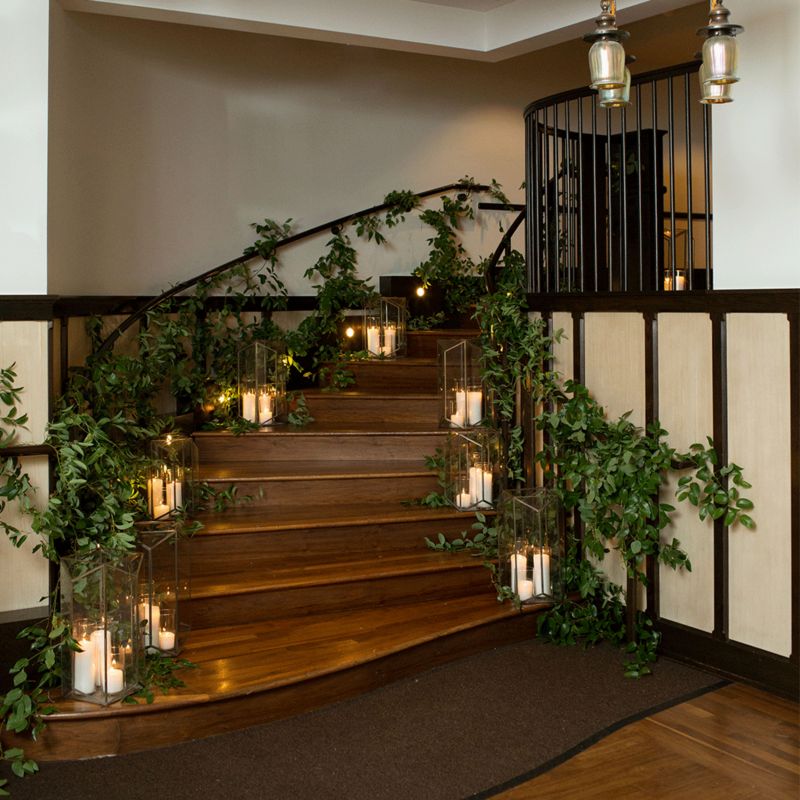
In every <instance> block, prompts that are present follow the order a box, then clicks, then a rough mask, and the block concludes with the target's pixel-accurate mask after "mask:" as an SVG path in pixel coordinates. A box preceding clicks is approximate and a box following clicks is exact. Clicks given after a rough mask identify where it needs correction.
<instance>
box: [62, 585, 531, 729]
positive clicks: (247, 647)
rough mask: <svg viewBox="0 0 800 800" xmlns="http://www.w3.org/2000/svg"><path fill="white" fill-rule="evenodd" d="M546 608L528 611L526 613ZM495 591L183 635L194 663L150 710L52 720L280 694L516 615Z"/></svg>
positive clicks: (68, 710)
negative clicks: (289, 687) (277, 691)
mask: <svg viewBox="0 0 800 800" xmlns="http://www.w3.org/2000/svg"><path fill="white" fill-rule="evenodd" d="M545 607H546V606H544V605H543V606H541V607H537V608H530V607H529V608H528V609H526V611H527V612H531V611H536V610H541V609H543V608H545ZM519 613H520V612H518V611H516V610H515V609H514V607H513V606H512V605H511V604H510V603H505V604H500V603H498V602H497V600H496V598H495V596H494V594H493V592H491V591H489V590H488V589H487V591H486V592H485V593H481V594H476V595H473V596H470V597H464V598H459V599H454V600H449V601H430V600H422V601H416V602H413V603H407V604H405V605H400V606H389V607H382V606H377V607H371V608H366V609H358V610H354V611H351V612H348V613H341V612H340V613H336V614H327V615H322V614H321V615H316V616H309V617H306V618H305V619H304V620H303V621H302V622H298V620H297V619H276V620H270V621H268V622H261V623H257V624H245V625H236V626H231V627H229V628H224V629H220V628H209V629H206V630H202V631H196V632H192V633H190V634H188V635H187V645H186V647H185V649H184V651H183V653H182V654H181V655H182V657H184V658H187V659H188V660H190V661H192V662H193V663H195V664H197V665H198V668H197V669H196V670H186V671H184V672H182V673H181V678H182V679H183V680H184V681H185V682H186V686H185V687H184V688H182V689H176V690H174V691H172V692H171V693H170V694H168V695H157V696H156V697H155V700H154V702H153V703H152V704H149V705H128V704H121V703H117V704H114V705H111V706H108V707H102V706H97V705H93V704H91V703H86V702H84V701H80V700H60V701H57V702H56V704H55V705H56V709H57V710H56V713H55V714H53V715H52V716H50V717H49V718H48V719H49V720H50V721H54V722H55V721H58V720H59V719H69V718H72V717H86V718H99V717H116V716H128V715H136V714H148V713H153V712H158V711H163V710H165V708H168V707H179V706H185V705H193V704H205V703H209V702H216V701H220V700H225V699H230V698H233V697H238V696H242V695H251V694H254V693H256V692H264V691H269V690H272V689H278V688H280V687H283V686H287V685H289V684H292V683H298V682H302V681H308V680H312V679H313V678H316V677H319V676H322V675H326V674H328V673H331V672H336V671H340V670H346V669H349V668H351V667H353V666H355V665H357V664H362V663H366V662H370V661H374V660H377V659H380V658H383V657H384V656H388V655H391V654H393V653H397V652H399V651H401V650H405V649H408V648H412V647H415V646H417V645H420V644H423V643H425V642H430V641H432V640H435V639H437V638H440V637H444V636H448V635H452V634H455V633H458V632H459V631H463V630H466V629H469V628H474V627H478V626H482V625H486V624H488V623H491V622H495V621H497V620H501V619H505V618H509V617H513V616H517V615H519Z"/></svg>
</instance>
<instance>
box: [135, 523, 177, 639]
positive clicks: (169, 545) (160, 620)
mask: <svg viewBox="0 0 800 800" xmlns="http://www.w3.org/2000/svg"><path fill="white" fill-rule="evenodd" d="M136 528H137V530H136V547H137V549H138V551H139V552H140V553H141V554H142V568H141V571H140V574H139V587H138V591H137V595H136V604H137V613H138V620H139V632H140V636H139V638H140V641H141V645H142V647H143V648H144V649H145V650H148V649H155V650H160V651H161V652H162V653H165V654H167V655H177V654H178V653H179V652H180V650H181V645H182V640H183V635H184V634H185V633H186V632H187V631H188V629H189V628H188V625H186V624H185V623H184V621H183V618H182V617H181V604H182V603H185V602H186V601H187V600H188V599H189V596H190V588H189V552H188V546H187V539H186V537H184V536H182V535H181V531H180V529H179V528H178V527H177V526H176V525H172V524H170V523H169V522H140V523H137V525H136Z"/></svg>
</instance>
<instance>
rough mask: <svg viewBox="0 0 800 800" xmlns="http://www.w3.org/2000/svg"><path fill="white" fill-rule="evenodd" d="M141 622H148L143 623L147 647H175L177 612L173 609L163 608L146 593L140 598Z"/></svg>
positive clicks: (143, 634)
mask: <svg viewBox="0 0 800 800" xmlns="http://www.w3.org/2000/svg"><path fill="white" fill-rule="evenodd" d="M139 622H140V623H142V622H146V623H147V624H146V625H142V640H143V644H144V646H145V647H146V648H152V647H157V648H158V649H159V650H174V649H175V612H174V610H173V609H171V608H170V609H166V608H165V609H162V608H161V604H160V603H159V602H158V601H156V600H154V599H151V598H149V597H148V596H146V595H145V596H143V597H141V598H140V599H139Z"/></svg>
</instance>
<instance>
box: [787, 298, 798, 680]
mask: <svg viewBox="0 0 800 800" xmlns="http://www.w3.org/2000/svg"><path fill="white" fill-rule="evenodd" d="M789 380H790V387H789V392H790V405H789V414H790V417H791V437H792V440H791V452H792V457H791V458H792V461H791V479H790V480H791V487H792V511H791V514H792V521H791V531H792V555H791V558H792V656H791V658H792V662H793V663H794V664H796V665H800V311H796V312H795V313H794V314H789Z"/></svg>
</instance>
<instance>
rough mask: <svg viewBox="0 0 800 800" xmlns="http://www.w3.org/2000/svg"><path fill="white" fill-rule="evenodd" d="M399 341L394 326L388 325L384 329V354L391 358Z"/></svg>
mask: <svg viewBox="0 0 800 800" xmlns="http://www.w3.org/2000/svg"><path fill="white" fill-rule="evenodd" d="M396 341H397V330H396V328H395V327H394V325H387V326H386V327H385V328H384V329H383V352H384V354H385V355H387V356H390V355H392V354H393V353H394V351H395V342H396Z"/></svg>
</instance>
